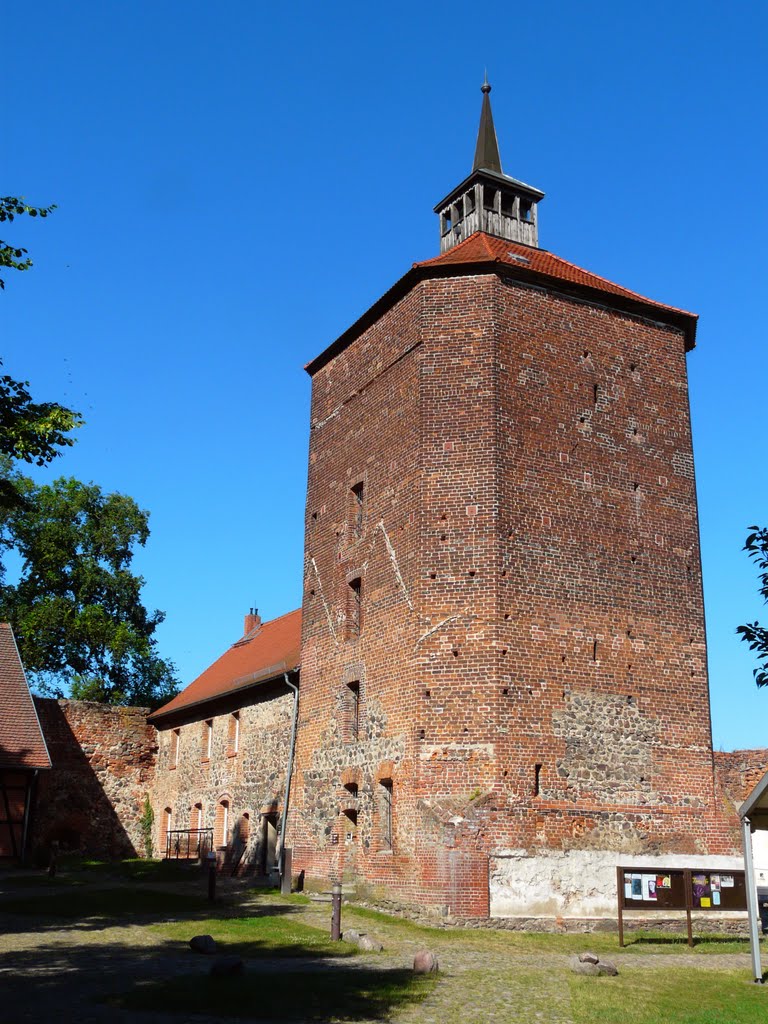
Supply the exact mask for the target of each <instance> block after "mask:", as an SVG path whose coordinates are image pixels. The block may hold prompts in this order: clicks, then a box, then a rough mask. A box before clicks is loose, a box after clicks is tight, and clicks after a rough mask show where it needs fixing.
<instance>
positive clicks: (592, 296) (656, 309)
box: [304, 232, 698, 376]
mask: <svg viewBox="0 0 768 1024" xmlns="http://www.w3.org/2000/svg"><path fill="white" fill-rule="evenodd" d="M475 274H497V275H499V276H500V277H502V278H505V279H508V280H512V281H519V282H520V283H522V284H530V285H534V286H537V287H543V288H545V289H546V290H548V291H552V292H557V293H560V294H565V295H569V296H573V297H576V298H579V299H582V300H586V301H590V302H594V303H596V304H599V305H603V306H608V307H609V308H612V309H616V310H618V311H620V312H625V313H629V314H632V315H635V316H640V317H644V318H645V319H650V320H653V321H656V322H659V323H663V324H666V325H669V326H671V327H674V328H677V329H678V330H680V331H681V332H682V334H683V336H684V339H685V350H686V352H689V351H690V350H691V349H692V348H694V346H695V344H696V324H697V322H698V316H697V315H696V314H695V313H690V312H688V311H687V310H684V309H678V308H676V307H675V306H668V305H666V304H665V303H662V302H657V301H655V300H654V299H649V298H647V297H646V296H644V295H640V294H639V293H638V292H633V291H631V290H630V289H628V288H624V287H623V286H622V285H617V284H615V283H614V282H613V281H610V280H608V279H607V278H604V277H601V276H600V275H598V274H594V273H592V272H591V271H589V270H584V269H583V268H582V267H579V266H577V265H576V264H575V263H570V262H569V261H568V260H564V259H562V258H561V257H559V256H555V255H554V254H553V253H550V252H548V251H547V250H546V249H538V248H535V247H534V246H528V245H523V244H522V243H519V242H510V241H507V240H504V239H499V238H494V237H492V236H489V235H485V234H484V233H482V232H476V233H475V234H472V235H470V236H469V237H468V238H466V239H465V240H464V241H463V242H461V243H460V244H459V245H457V246H455V247H454V248H453V249H449V250H448V251H447V252H444V253H441V255H440V256H436V257H434V258H433V259H430V260H424V261H422V262H420V263H414V264H413V266H412V267H411V269H410V270H409V271H407V273H405V274H404V275H403V276H402V277H401V278H400V279H399V280H398V281H396V282H395V284H394V285H393V286H392V287H391V288H390V289H389V290H388V291H386V292H384V294H383V295H382V296H381V297H380V298H379V299H378V300H377V301H376V302H374V303H373V305H372V306H370V308H369V309H367V310H366V312H365V313H363V315H362V316H361V317H359V318H358V319H357V320H356V321H355V322H354V323H353V324H352V325H351V326H350V327H348V328H347V330H346V331H344V333H343V334H340V335H339V337H338V338H337V339H336V340H335V341H334V342H332V343H331V344H330V345H329V346H328V347H327V348H326V349H325V350H324V351H323V352H321V353H320V355H318V356H316V357H315V358H314V359H312V360H311V361H310V362H308V363H307V364H306V366H305V367H304V369H305V370H306V371H307V373H308V374H309V375H310V376H314V374H315V373H317V371H318V370H320V369H322V367H323V366H325V365H326V364H327V363H329V362H330V360H331V359H333V358H334V357H335V356H337V355H338V354H339V353H340V352H343V351H344V349H345V348H346V347H347V346H348V345H349V344H350V343H351V342H352V341H353V340H354V339H355V338H357V337H358V336H359V335H360V334H361V333H362V332H363V331H365V330H366V329H367V328H368V327H370V326H371V325H372V324H374V323H376V321H377V320H378V319H379V318H380V317H381V316H383V315H384V313H386V312H387V310H388V309H390V308H391V307H392V306H394V305H395V303H396V302H398V301H399V300H400V299H401V298H403V296H405V295H407V294H408V292H409V291H411V289H412V288H414V287H415V286H416V285H417V284H418V283H419V282H421V281H424V280H427V279H430V278H437V277H462V276H467V275H475Z"/></svg>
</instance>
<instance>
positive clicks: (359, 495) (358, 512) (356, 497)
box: [350, 480, 365, 537]
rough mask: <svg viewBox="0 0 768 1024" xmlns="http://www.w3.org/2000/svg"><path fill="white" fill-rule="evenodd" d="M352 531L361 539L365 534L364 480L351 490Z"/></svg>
mask: <svg viewBox="0 0 768 1024" xmlns="http://www.w3.org/2000/svg"><path fill="white" fill-rule="evenodd" d="M350 497H351V519H352V529H353V530H354V532H355V534H356V535H357V536H358V537H359V536H360V535H361V534H362V532H363V512H364V511H365V484H364V483H363V481H362V480H360V481H359V482H358V483H356V484H355V486H354V487H352V488H351V489H350Z"/></svg>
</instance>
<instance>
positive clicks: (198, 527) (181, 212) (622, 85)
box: [0, 0, 768, 749]
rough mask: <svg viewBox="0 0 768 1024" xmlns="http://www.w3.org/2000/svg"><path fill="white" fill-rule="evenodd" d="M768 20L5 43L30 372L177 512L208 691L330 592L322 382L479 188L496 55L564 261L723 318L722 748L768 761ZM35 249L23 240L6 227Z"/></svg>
mask: <svg viewBox="0 0 768 1024" xmlns="http://www.w3.org/2000/svg"><path fill="white" fill-rule="evenodd" d="M767 12H768V7H767V6H766V5H765V4H764V3H762V2H759V0H755V2H753V3H740V2H735V3H731V4H729V5H728V6H727V7H726V6H725V5H724V4H723V3H720V2H717V3H716V2H713V0H698V2H695V3H694V2H686V0H678V2H676V3H669V2H668V0H667V2H664V3H660V2H658V0H650V2H648V0H646V2H644V3H642V4H640V3H632V4H628V3H617V2H616V0H612V2H610V3H607V2H606V3H590V2H588V0H587V2H583V3H578V4H576V3H570V2H566V0H561V2H551V0H550V2H547V0H540V2H539V3H537V4H527V5H526V4H486V5H477V6H474V7H473V6H472V5H467V4H466V3H452V2H439V3H438V2H421V3H413V2H410V3H402V2H392V0H390V2H389V3H387V4H377V5H373V4H364V3H360V2H357V3H334V2H328V3H324V4H319V3H311V2H303V3H288V2H286V3H282V4H259V3H254V2H244V0H231V2H226V3H225V2H221V3H211V2H206V3H202V2H199V0H184V2H182V0H176V2H168V0H153V2H151V3H150V2H148V0H134V2H132V3H130V4H127V3H118V2H117V0H112V2H106V3H105V2H103V0H100V2H94V0H76V2H74V3H70V4H62V3H60V2H48V3H43V2H36V0H28V2H27V3H26V4H25V5H24V7H23V12H22V14H21V15H20V16H19V17H17V18H14V21H13V24H12V26H6V30H5V31H4V41H5V46H4V48H3V49H4V53H3V71H4V78H5V83H6V86H5V97H6V99H5V103H4V109H3V113H2V122H1V123H2V142H3V145H2V163H1V164H0V166H1V168H2V184H1V185H0V192H2V194H21V195H24V196H25V197H26V198H27V200H28V201H29V202H31V203H35V204H40V205H43V204H48V203H52V202H55V203H57V204H58V210H57V212H56V213H55V215H54V216H53V217H52V218H50V219H48V220H47V221H43V222H40V221H37V222H27V221H26V219H25V220H22V221H20V222H18V224H17V225H14V231H13V234H12V237H13V239H14V240H17V241H18V242H19V244H24V245H26V246H27V247H28V248H29V249H30V252H31V254H32V256H33V257H34V260H35V267H34V269H33V270H32V271H30V272H29V273H27V274H23V275H22V274H16V275H11V274H9V275H8V276H7V286H6V291H5V293H4V294H0V325H1V329H2V346H1V350H2V355H3V357H4V359H5V365H6V372H9V373H11V374H12V375H13V376H16V377H21V378H24V379H29V380H30V381H31V382H32V389H33V393H34V395H35V397H36V398H39V399H40V400H42V399H56V400H60V401H63V402H65V403H67V404H69V405H71V406H72V407H74V408H77V409H80V410H81V411H82V412H83V413H84V415H85V417H86V420H87V425H86V426H85V427H84V428H83V429H82V430H81V431H80V432H79V433H80V436H79V440H78V444H77V446H76V447H75V448H74V449H73V450H72V451H71V452H69V453H67V454H66V456H65V457H64V458H62V459H60V460H58V463H57V465H56V467H55V471H56V473H55V475H60V474H71V475H75V476H78V477H80V478H81V479H84V480H94V481H96V482H97V483H99V484H100V485H101V486H102V487H103V488H105V489H106V490H118V491H123V492H125V493H128V494H130V495H132V496H133V497H134V498H136V500H137V501H138V502H139V503H140V505H141V506H142V507H144V508H147V509H149V510H150V512H151V529H152V536H151V538H150V541H149V544H148V546H147V548H146V550H145V551H143V552H142V553H141V555H140V557H139V558H138V566H139V569H140V571H141V572H142V573H143V574H144V575H145V577H146V580H147V585H146V590H145V596H146V601H147V604H148V605H149V606H150V607H153V608H154V607H157V608H162V609H164V610H165V611H166V613H167V621H166V622H165V623H164V624H163V626H162V627H161V629H160V631H159V640H160V648H161V653H162V654H163V655H164V656H167V657H171V658H173V659H174V660H175V661H176V663H177V665H178V667H179V669H180V672H181V676H182V679H183V681H184V682H189V681H191V679H192V678H194V676H195V675H197V674H198V672H200V671H201V670H202V669H203V668H204V667H205V666H206V665H207V664H208V663H209V662H210V661H212V660H213V659H214V658H215V657H216V656H218V655H219V654H220V653H221V652H222V651H223V650H224V649H225V648H226V647H227V646H228V645H229V643H231V642H232V641H233V640H235V639H237V637H238V636H239V634H240V630H241V627H242V616H243V614H244V612H245V611H246V610H247V609H248V607H249V606H251V605H256V606H258V608H259V609H260V611H261V613H262V616H263V617H265V618H271V617H274V616H275V615H279V614H281V613H283V612H285V611H288V610H290V609H292V608H294V607H297V606H298V605H299V603H300V600H301V577H302V546H303V511H304V494H305V485H306V447H307V436H308V412H309V407H308V400H309V378H308V377H307V375H306V374H305V373H304V371H303V369H302V366H303V364H304V363H306V362H307V361H308V360H309V359H310V358H312V357H313V356H315V355H316V354H317V353H318V352H320V351H322V349H324V348H325V347H326V346H327V345H328V344H329V343H330V342H331V341H332V340H334V338H336V336H337V335H338V334H340V333H341V332H342V330H344V329H345V327H347V326H348V325H349V324H350V323H351V322H352V321H353V320H354V319H356V317H357V316H358V315H360V314H361V313H362V312H363V311H364V310H365V309H366V308H367V307H368V306H369V305H370V304H371V303H372V302H373V301H374V300H375V299H376V298H377V297H378V296H379V295H380V294H381V293H382V292H384V291H385V290H386V289H387V288H388V287H389V286H390V285H391V284H393V283H394V281H395V280H396V279H397V278H398V277H399V276H400V275H401V274H402V273H404V272H405V270H407V269H408V267H409V266H410V265H411V263H412V262H414V261H415V260H418V259H424V258H427V257H429V256H432V255H435V254H436V253H437V251H438V225H437V218H436V217H435V215H434V214H433V213H432V206H433V205H434V203H435V202H436V201H437V200H438V199H440V198H441V197H442V196H443V195H444V194H445V193H446V192H447V191H448V190H449V189H450V188H451V187H453V185H455V184H457V183H458V182H459V181H460V180H461V179H462V178H463V177H464V176H465V175H466V174H467V173H468V172H469V170H470V168H471V162H472V156H473V152H474V144H475V134H476V131H477V123H478V117H479V111H480V100H481V95H480V90H479V86H480V84H481V82H482V77H483V71H484V68H485V67H487V68H488V75H489V78H490V80H491V82H492V85H493V94H492V100H493V109H494V117H495V121H496V129H497V133H498V136H499V143H500V148H501V156H502V161H503V164H504V169H505V171H506V172H507V173H509V174H512V175H513V176H515V177H517V178H521V179H522V180H523V181H528V182H530V183H531V184H533V185H536V186H537V187H539V188H541V189H542V190H543V191H545V192H546V193H547V198H546V199H545V200H544V202H543V203H542V204H541V207H540V211H539V212H540V243H541V245H542V246H544V247H545V248H548V249H550V250H552V251H553V252H555V253H557V254H558V255H561V256H563V257H565V258H567V259H569V260H572V261H573V262H575V263H578V264H580V265H581V266H583V267H586V268H588V269H590V270H593V271H595V272H597V273H599V274H603V275H605V276H607V277H610V278H612V279H613V280H615V281H617V282H618V283H620V284H623V285H625V286H627V287H629V288H632V289H634V290H636V291H639V292H641V293H643V294H645V295H648V296H651V297H652V298H655V299H658V300H660V301H662V302H667V303H670V304H672V305H675V306H682V307H684V308H687V309H691V310H694V311H696V312H698V313H700V315H701V322H700V328H699V334H698V345H697V348H696V349H695V350H694V352H693V353H691V355H690V356H689V371H690V385H691V401H692V412H693V425H694V441H695V451H696V469H697V482H698V490H699V501H700V513H701V533H702V546H703V559H704V574H705V595H706V607H707V622H708V636H709V658H710V672H711V688H712V712H713V724H714V736H715V743H716V745H718V746H720V745H722V746H723V747H725V748H726V749H728V748H732V747H737V746H758V745H765V744H768V693H766V692H760V691H757V690H756V688H755V686H754V683H753V681H752V667H753V660H752V656H751V655H750V653H749V652H748V651H747V650H746V648H745V646H744V645H743V644H740V643H739V642H738V639H737V637H736V635H735V633H734V629H735V627H736V625H738V624H739V623H740V622H743V621H746V620H754V619H755V618H757V617H759V616H761V615H762V616H763V618H764V619H765V620H768V609H764V608H763V606H762V604H761V602H760V600H759V598H758V595H757V582H756V574H755V572H754V569H753V568H752V566H751V564H750V563H749V561H748V559H747V557H746V555H745V554H743V553H742V551H741V547H742V545H743V542H744V537H745V533H746V527H747V526H749V525H750V524H751V523H753V522H758V523H761V524H766V525H768V500H767V499H768V486H767V481H766V472H765V464H764V463H763V457H764V453H765V447H766V445H765V442H766V426H765V408H764V402H765V400H766V380H767V379H768V375H767V374H766V369H767V365H766V363H767V362H768V356H767V355H766V346H765V323H766V312H765V307H766V298H767V297H768V296H767V295H766V237H767V229H768V217H767V216H766V212H767V204H766V181H767V180H768V172H767V171H766V166H767V164H768V160H767V159H766V157H768V153H767V152H766V148H767V147H766V119H765V96H766V94H768V81H767V80H766V64H767V62H766V44H767V42H768V31H767V30H768V16H767ZM6 234H8V235H9V236H10V235H11V233H10V232H6Z"/></svg>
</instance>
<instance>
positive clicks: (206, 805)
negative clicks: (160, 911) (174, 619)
mask: <svg viewBox="0 0 768 1024" xmlns="http://www.w3.org/2000/svg"><path fill="white" fill-rule="evenodd" d="M244 700H247V701H250V703H244V702H243V703H232V702H230V704H229V705H223V706H219V707H215V708H213V709H211V708H209V709H208V711H207V713H206V712H205V711H204V710H198V709H191V710H188V711H187V713H186V717H180V718H179V719H178V720H176V721H173V720H171V721H170V722H164V723H163V725H162V727H160V729H159V732H158V742H159V753H158V761H157V773H156V777H155V781H154V784H153V786H152V797H151V799H152V807H153V810H154V813H155V836H154V845H155V853H156V855H159V856H164V855H165V851H166V829H167V825H168V810H170V820H171V829H173V830H176V829H197V828H199V827H201V828H204V829H213V831H214V839H213V841H214V846H215V847H216V848H217V849H219V850H220V851H221V855H220V858H219V859H220V861H223V862H224V864H225V866H226V867H227V868H228V869H231V870H233V871H234V870H236V871H239V872H243V871H254V872H256V873H259V874H261V873H263V872H264V871H267V872H268V871H269V870H270V868H271V867H273V863H274V852H275V851H274V845H275V842H274V841H275V832H276V831H279V828H280V816H281V814H282V810H283V801H284V798H285V779H286V771H287V768H288V755H289V747H290V736H291V721H292V716H293V702H294V697H293V693H292V692H291V691H290V690H288V688H287V687H286V686H285V684H283V683H279V684H276V685H273V686H268V687H263V688H261V689H259V690H258V691H257V693H256V694H255V695H254V693H253V691H251V693H250V694H248V695H247V697H245V698H243V697H241V698H240V701H244ZM196 711H197V715H196V716H195V712H196ZM212 711H213V712H215V713H212ZM233 715H237V716H239V727H238V733H237V743H235V729H234V723H233V721H232V718H233ZM208 722H210V723H211V726H210V728H211V739H210V752H209V749H208V740H207V732H206V730H207V729H208V725H207V723H208ZM174 734H176V736H177V738H174ZM176 744H178V750H177V751H176V750H175V745H176ZM224 804H226V807H227V812H226V817H225V815H224V811H223V807H224ZM225 825H226V830H225ZM267 847H269V849H267Z"/></svg>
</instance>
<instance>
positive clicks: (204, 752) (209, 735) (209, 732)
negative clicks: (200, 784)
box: [200, 718, 213, 761]
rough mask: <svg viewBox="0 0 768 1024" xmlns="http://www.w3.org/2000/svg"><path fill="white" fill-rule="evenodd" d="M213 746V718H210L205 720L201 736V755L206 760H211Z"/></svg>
mask: <svg viewBox="0 0 768 1024" xmlns="http://www.w3.org/2000/svg"><path fill="white" fill-rule="evenodd" d="M212 747H213V719H212V718H208V719H206V721H205V722H203V731H202V733H201V736H200V756H201V758H202V759H203V760H204V761H210V759H211V749H212Z"/></svg>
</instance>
